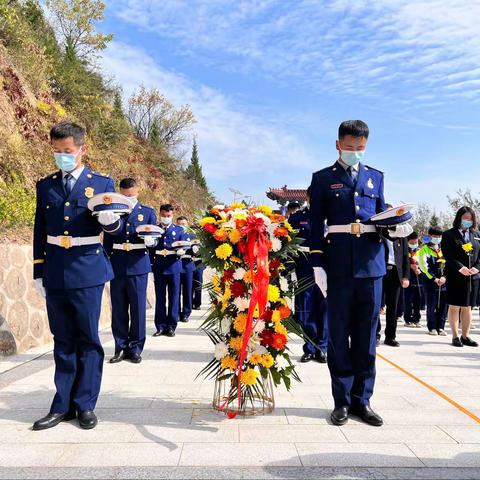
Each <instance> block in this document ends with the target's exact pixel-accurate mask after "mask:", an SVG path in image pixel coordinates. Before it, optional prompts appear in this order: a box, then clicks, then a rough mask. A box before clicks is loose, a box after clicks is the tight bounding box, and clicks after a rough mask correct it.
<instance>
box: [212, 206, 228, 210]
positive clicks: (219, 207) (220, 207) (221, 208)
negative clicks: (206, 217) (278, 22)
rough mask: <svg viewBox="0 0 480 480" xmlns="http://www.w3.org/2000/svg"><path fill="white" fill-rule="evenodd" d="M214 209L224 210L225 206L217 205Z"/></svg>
mask: <svg viewBox="0 0 480 480" xmlns="http://www.w3.org/2000/svg"><path fill="white" fill-rule="evenodd" d="M213 208H216V209H217V210H223V209H224V208H225V205H215V206H214V207H213Z"/></svg>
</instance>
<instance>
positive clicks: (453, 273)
mask: <svg viewBox="0 0 480 480" xmlns="http://www.w3.org/2000/svg"><path fill="white" fill-rule="evenodd" d="M476 228H477V221H476V216H475V212H474V211H473V209H471V208H470V207H462V208H460V209H459V210H458V212H457V214H456V215H455V220H454V222H453V228H451V229H450V230H448V231H447V232H445V233H444V234H443V239H442V247H443V256H444V258H445V260H446V264H445V275H446V278H447V303H448V305H449V310H448V321H449V323H450V328H451V329H452V345H453V346H455V347H463V346H464V345H466V346H468V347H478V343H477V342H475V341H474V340H472V339H471V338H470V337H469V331H470V324H471V322H472V307H474V306H475V305H476V302H477V297H478V289H479V282H480V234H479V233H478V232H477V231H476ZM459 320H460V321H461V323H462V336H461V337H460V336H459V335H458V321H459Z"/></svg>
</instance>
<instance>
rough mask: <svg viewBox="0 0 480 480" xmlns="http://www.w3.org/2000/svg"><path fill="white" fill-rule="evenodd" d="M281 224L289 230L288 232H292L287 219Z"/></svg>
mask: <svg viewBox="0 0 480 480" xmlns="http://www.w3.org/2000/svg"><path fill="white" fill-rule="evenodd" d="M283 226H284V227H285V228H286V229H287V230H288V231H289V232H293V227H292V226H291V225H290V223H289V222H288V221H286V220H285V222H283Z"/></svg>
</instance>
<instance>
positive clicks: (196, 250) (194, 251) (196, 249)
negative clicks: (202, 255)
mask: <svg viewBox="0 0 480 480" xmlns="http://www.w3.org/2000/svg"><path fill="white" fill-rule="evenodd" d="M199 251H200V247H199V246H198V245H194V246H193V247H192V252H193V253H198V252H199Z"/></svg>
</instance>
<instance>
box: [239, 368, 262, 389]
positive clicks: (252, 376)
mask: <svg viewBox="0 0 480 480" xmlns="http://www.w3.org/2000/svg"><path fill="white" fill-rule="evenodd" d="M257 377H258V372H257V371H256V370H254V369H253V368H247V369H246V370H245V371H244V372H242V375H241V377H240V382H241V383H242V384H243V385H255V384H256V383H257Z"/></svg>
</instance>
